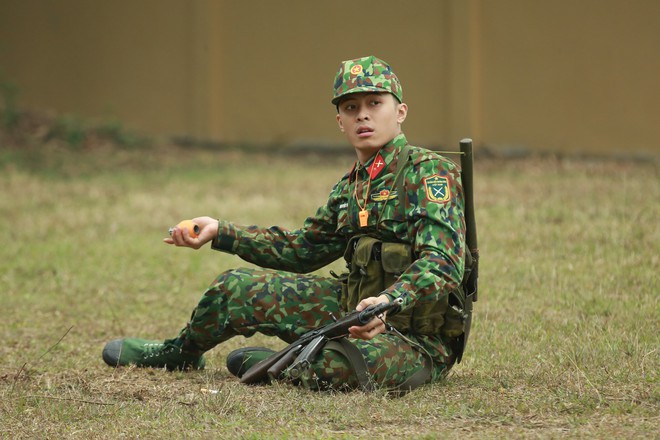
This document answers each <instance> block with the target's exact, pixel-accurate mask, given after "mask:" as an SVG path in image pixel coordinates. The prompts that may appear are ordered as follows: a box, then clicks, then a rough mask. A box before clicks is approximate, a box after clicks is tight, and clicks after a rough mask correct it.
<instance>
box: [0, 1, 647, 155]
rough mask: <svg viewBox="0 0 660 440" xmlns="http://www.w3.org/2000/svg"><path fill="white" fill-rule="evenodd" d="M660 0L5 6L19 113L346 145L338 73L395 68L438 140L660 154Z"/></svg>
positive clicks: (5, 48)
mask: <svg viewBox="0 0 660 440" xmlns="http://www.w3.org/2000/svg"><path fill="white" fill-rule="evenodd" d="M658 41H660V2H659V1H656V0H629V1H621V0H579V1H576V0H555V1H553V2H547V1H541V0H497V1H494V0H412V1H408V2H401V1H398V0H381V1H379V2H377V3H368V2H367V3H364V2H359V3H358V2H316V1H309V0H288V1H270V0H252V1H247V0H246V1H239V0H215V1H214V0H187V1H184V0H140V1H137V2H136V1H130V0H113V1H112V2H108V1H102V0H58V1H46V0H24V1H20V2H19V1H12V0H0V71H2V72H3V73H4V77H6V78H9V79H10V80H12V81H13V82H15V83H17V84H18V86H19V90H20V93H21V95H20V97H21V102H22V103H23V104H25V105H26V106H32V107H40V108H48V109H52V110H55V111H57V112H61V113H76V114H79V115H82V116H87V117H90V116H105V117H108V116H113V117H118V118H120V119H121V120H123V121H124V122H125V123H126V125H127V126H129V127H134V128H137V129H140V130H144V131H147V132H151V133H154V134H163V135H171V134H177V135H182V134H185V135H191V136H194V137H198V138H202V139H212V140H220V141H246V142H281V143H285V144H287V143H306V142H324V143H341V142H343V136H342V135H341V134H340V133H339V131H338V130H337V128H336V125H335V122H334V114H335V110H334V108H333V107H332V106H331V105H330V103H329V100H330V97H331V93H332V80H333V77H334V74H335V72H336V70H337V68H338V66H339V62H340V61H341V60H344V59H348V58H355V57H359V56H364V55H368V54H374V55H377V56H379V57H381V58H383V59H385V60H387V61H388V62H389V63H390V64H392V66H393V67H394V70H395V72H397V75H398V76H399V77H400V79H401V81H402V83H403V88H404V100H405V101H406V102H407V103H408V105H409V106H410V112H409V118H408V120H407V121H406V123H405V126H404V129H405V131H406V133H407V134H408V137H409V139H410V140H411V141H412V142H414V143H418V144H424V145H428V146H434V147H436V146H443V145H450V146H455V145H456V142H457V141H458V139H460V138H461V137H464V136H471V137H473V138H474V139H475V141H476V142H477V143H478V144H485V145H494V146H502V147H510V146H521V147H526V148H530V149H542V150H570V151H585V152H599V151H610V152H611V151H633V150H635V151H637V150H640V151H653V152H660V124H658V123H656V120H657V119H658V115H660V82H659V81H658V79H657V78H658V77H659V75H658V74H659V73H660V57H658V56H657V44H658Z"/></svg>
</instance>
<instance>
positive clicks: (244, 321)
mask: <svg viewBox="0 0 660 440" xmlns="http://www.w3.org/2000/svg"><path fill="white" fill-rule="evenodd" d="M340 295H341V283H340V282H339V281H338V280H336V279H334V278H328V277H321V276H318V275H310V274H305V275H303V274H295V273H290V272H283V271H275V270H267V269H237V270H230V271H227V272H224V273H223V274H221V275H219V276H218V277H217V278H216V279H215V281H214V282H213V283H212V284H211V285H210V286H209V288H208V289H207V290H206V292H204V294H203V296H202V298H201V300H200V302H199V304H198V306H197V307H196V308H195V310H194V311H193V314H192V317H191V319H190V322H189V323H188V324H187V325H186V327H185V328H184V329H183V330H182V331H181V333H180V335H179V337H180V338H181V339H183V344H184V347H191V348H192V347H195V349H196V350H199V351H201V352H204V351H207V350H210V349H211V348H213V347H215V346H216V345H217V344H220V343H222V342H223V341H226V340H228V339H230V338H232V337H234V336H237V335H242V336H245V337H249V336H252V335H254V334H255V333H257V332H259V333H262V334H264V335H269V336H276V337H278V338H280V339H282V340H284V341H285V342H287V343H291V342H293V341H295V340H296V339H298V338H299V337H300V335H302V334H304V333H305V332H307V331H308V330H311V329H313V328H316V327H319V326H321V325H324V324H327V323H328V322H330V320H331V316H330V315H331V314H333V315H334V316H341V313H342V312H341V311H340V305H339V299H340ZM406 339H408V340H409V341H406V340H405V339H404V338H402V337H401V336H399V335H397V334H395V333H383V334H379V335H377V336H376V337H374V338H373V339H371V340H369V341H365V340H361V339H351V342H353V343H354V344H355V345H356V347H357V348H358V349H359V350H360V352H361V353H362V355H363V356H364V359H365V361H366V365H367V371H368V373H369V374H370V377H371V380H372V381H373V382H375V383H376V384H377V385H378V386H380V387H385V388H395V387H397V386H398V385H400V384H401V383H403V382H404V381H405V380H406V379H408V378H409V377H410V376H412V375H413V374H414V373H415V372H417V371H418V370H420V369H421V368H422V367H423V365H424V362H427V363H431V362H429V360H430V359H431V360H432V363H431V364H432V368H431V371H432V372H431V379H430V380H431V381H436V380H439V379H441V378H442V377H443V376H444V375H446V373H447V372H448V370H449V368H451V366H452V364H453V356H452V354H451V351H450V349H449V347H447V346H446V345H445V344H443V342H442V340H441V339H440V338H439V337H429V336H421V335H411V334H407V335H406ZM311 370H312V373H313V374H312V377H314V378H315V380H314V381H313V382H312V383H311V384H309V383H306V385H307V386H309V387H310V388H333V389H342V388H357V387H358V386H359V384H358V380H357V377H356V375H355V373H354V371H353V368H352V366H351V365H350V363H349V362H348V360H347V359H346V358H345V357H344V356H342V355H341V354H339V353H337V352H336V351H332V350H322V353H321V354H320V355H318V356H317V358H316V360H315V361H314V362H313V364H312V366H311Z"/></svg>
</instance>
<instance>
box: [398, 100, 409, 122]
mask: <svg viewBox="0 0 660 440" xmlns="http://www.w3.org/2000/svg"><path fill="white" fill-rule="evenodd" d="M396 112H397V115H396V121H397V122H398V123H399V124H403V121H405V120H406V116H408V106H407V105H406V104H404V103H401V104H398V105H397V109H396Z"/></svg>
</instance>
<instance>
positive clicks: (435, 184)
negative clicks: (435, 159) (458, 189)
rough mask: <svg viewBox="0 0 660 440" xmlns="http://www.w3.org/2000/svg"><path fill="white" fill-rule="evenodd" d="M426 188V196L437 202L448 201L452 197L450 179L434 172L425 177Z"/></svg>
mask: <svg viewBox="0 0 660 440" xmlns="http://www.w3.org/2000/svg"><path fill="white" fill-rule="evenodd" d="M424 189H425V190H426V197H427V198H428V199H429V200H430V201H432V202H436V203H446V202H448V201H449V200H450V199H451V190H450V189H449V179H447V178H446V177H442V176H439V175H437V174H434V175H433V176H430V177H425V178H424Z"/></svg>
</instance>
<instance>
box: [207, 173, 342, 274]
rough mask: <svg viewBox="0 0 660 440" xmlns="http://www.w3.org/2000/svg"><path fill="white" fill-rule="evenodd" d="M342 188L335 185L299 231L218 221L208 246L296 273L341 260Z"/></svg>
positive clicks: (265, 265)
mask: <svg viewBox="0 0 660 440" xmlns="http://www.w3.org/2000/svg"><path fill="white" fill-rule="evenodd" d="M342 188H343V184H342V182H340V183H338V184H337V185H335V187H334V188H333V190H332V192H331V193H330V197H329V198H328V202H327V203H326V204H325V205H324V206H321V207H320V208H319V209H318V210H317V211H316V214H315V215H314V216H312V217H308V218H307V219H306V220H305V222H304V224H303V226H302V227H301V228H300V229H296V230H288V229H285V228H282V227H279V226H271V227H269V228H262V227H259V226H239V225H236V224H234V223H232V222H228V221H225V220H219V221H218V236H217V237H216V238H215V239H214V240H213V242H212V244H211V247H212V248H213V249H215V250H219V251H224V252H227V253H231V254H235V255H238V256H239V257H241V258H242V259H243V260H245V261H248V262H250V263H253V264H256V265H258V266H260V267H267V268H271V269H277V270H286V271H289V272H297V273H307V272H311V271H314V270H316V269H319V268H321V267H323V266H325V265H327V264H329V263H332V262H333V261H335V260H337V259H338V258H339V257H341V256H342V255H343V252H344V248H345V247H346V238H345V236H343V235H341V234H339V233H337V232H336V230H337V211H338V206H339V204H340V203H341V200H342V193H343V191H342Z"/></svg>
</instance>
